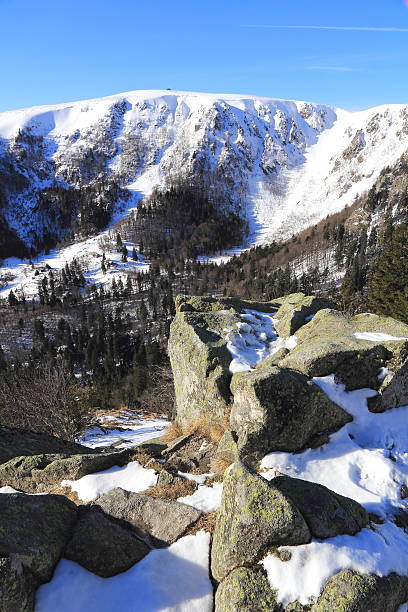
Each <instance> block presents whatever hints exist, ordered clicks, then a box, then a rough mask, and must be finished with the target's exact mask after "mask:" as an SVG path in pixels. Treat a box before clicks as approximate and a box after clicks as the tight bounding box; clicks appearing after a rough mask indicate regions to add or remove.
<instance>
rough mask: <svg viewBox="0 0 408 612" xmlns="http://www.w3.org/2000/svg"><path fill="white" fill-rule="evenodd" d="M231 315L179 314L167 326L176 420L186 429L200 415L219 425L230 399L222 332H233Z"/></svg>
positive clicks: (227, 357) (216, 313)
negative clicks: (168, 326) (226, 330)
mask: <svg viewBox="0 0 408 612" xmlns="http://www.w3.org/2000/svg"><path fill="white" fill-rule="evenodd" d="M237 321H238V318H237V316H236V315H234V314H233V312H232V311H231V312H229V311H219V312H212V313H202V312H179V313H178V314H176V316H175V318H174V320H173V322H172V324H171V327H170V338H169V345H168V351H169V357H170V361H171V367H172V370H173V376H174V388H175V394H176V406H177V408H176V421H177V423H178V424H179V425H180V426H181V427H182V428H186V427H188V426H189V425H191V424H192V423H195V422H197V421H198V420H200V419H201V418H203V416H204V417H205V418H206V419H207V420H209V421H212V422H219V423H220V422H222V421H223V419H224V414H225V411H226V408H227V406H228V403H229V400H230V389H229V383H230V380H231V374H230V372H229V364H230V363H231V355H230V353H229V352H228V350H227V346H226V338H225V336H226V332H225V331H224V330H225V329H233V328H234V326H235V324H236V322H237Z"/></svg>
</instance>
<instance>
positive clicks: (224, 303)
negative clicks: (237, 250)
mask: <svg viewBox="0 0 408 612" xmlns="http://www.w3.org/2000/svg"><path fill="white" fill-rule="evenodd" d="M289 297H290V296H289ZM285 300H286V297H283V298H278V299H276V300H273V301H272V302H255V301H252V300H243V299H241V298H235V297H222V298H221V297H219V298H215V297H212V296H208V295H207V296H194V295H178V296H177V297H176V312H215V311H217V310H231V309H233V310H235V311H237V312H244V310H245V309H250V310H258V311H259V312H268V313H271V314H272V313H275V312H276V311H277V309H278V308H279V307H280V306H281V304H282V303H283V302H284V301H285Z"/></svg>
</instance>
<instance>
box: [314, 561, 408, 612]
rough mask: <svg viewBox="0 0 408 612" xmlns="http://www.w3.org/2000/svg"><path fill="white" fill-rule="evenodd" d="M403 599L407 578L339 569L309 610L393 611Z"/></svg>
mask: <svg viewBox="0 0 408 612" xmlns="http://www.w3.org/2000/svg"><path fill="white" fill-rule="evenodd" d="M407 600H408V578H407V577H401V576H398V575H397V574H390V575H389V576H384V577H380V576H376V575H372V574H370V575H364V574H360V573H358V572H355V571H353V570H343V571H341V572H339V573H338V574H336V575H335V576H333V578H331V579H330V580H329V581H328V582H327V584H326V585H325V587H324V589H323V592H322V594H321V595H320V597H319V599H318V601H317V603H316V604H314V605H313V606H312V607H311V612H396V611H397V610H398V607H399V606H400V605H401V604H402V603H404V602H405V601H407Z"/></svg>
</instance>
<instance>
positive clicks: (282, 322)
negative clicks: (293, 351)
mask: <svg viewBox="0 0 408 612" xmlns="http://www.w3.org/2000/svg"><path fill="white" fill-rule="evenodd" d="M282 300H283V301H282V305H281V306H280V308H279V310H278V311H277V313H276V314H275V318H276V319H277V321H276V323H275V328H276V331H277V332H278V334H279V335H280V336H283V337H288V336H292V335H293V334H294V333H295V332H296V331H297V330H298V329H299V328H300V327H301V326H302V325H304V324H305V323H306V319H307V317H309V316H310V315H314V314H316V313H317V312H318V311H319V310H322V309H323V308H331V307H332V303H331V302H330V300H327V299H325V298H320V297H316V296H314V295H305V294H304V293H292V294H290V295H287V296H285V297H284V298H282Z"/></svg>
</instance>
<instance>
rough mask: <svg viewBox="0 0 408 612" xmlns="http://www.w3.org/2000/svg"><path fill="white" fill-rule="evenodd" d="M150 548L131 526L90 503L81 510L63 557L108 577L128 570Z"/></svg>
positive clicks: (103, 576)
mask: <svg viewBox="0 0 408 612" xmlns="http://www.w3.org/2000/svg"><path fill="white" fill-rule="evenodd" d="M150 550H151V549H150V547H149V546H147V544H146V543H145V542H143V541H142V540H141V539H139V538H138V537H137V535H136V533H135V532H133V531H132V529H131V528H126V527H124V526H123V525H121V524H119V523H118V521H116V520H114V519H112V518H111V517H109V516H107V515H106V514H105V513H104V512H103V511H102V510H101V509H100V508H99V507H97V506H91V507H83V508H80V509H79V520H78V522H77V523H76V525H75V528H74V531H73V534H72V537H71V539H70V541H69V543H68V545H67V547H66V549H65V555H64V556H65V557H66V558H67V559H70V560H71V561H75V563H78V564H79V565H82V567H85V568H86V569H87V570H88V571H90V572H93V573H94V574H97V575H98V576H101V577H102V578H109V577H110V576H114V575H115V574H119V573H121V572H124V571H126V570H128V569H129V568H130V567H132V565H134V564H135V563H137V562H138V561H140V560H141V559H143V557H145V556H146V555H147V554H148V553H149V552H150Z"/></svg>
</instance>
